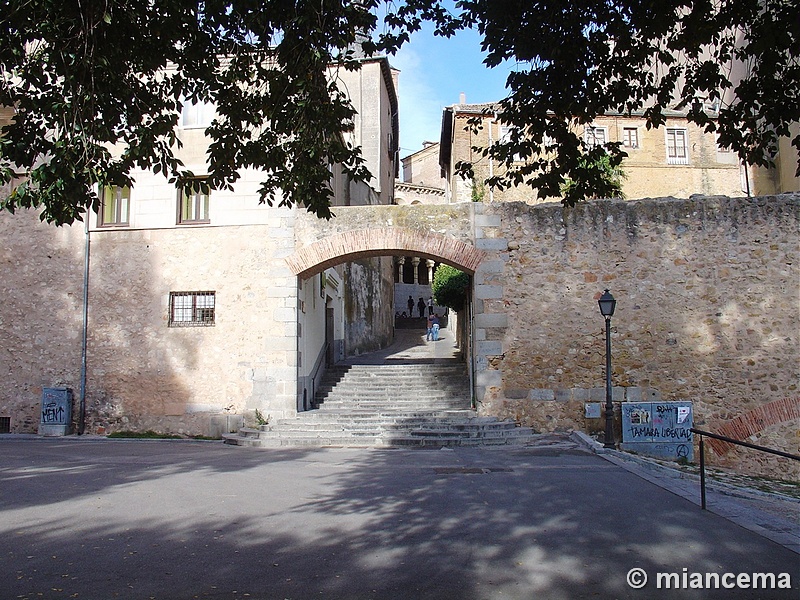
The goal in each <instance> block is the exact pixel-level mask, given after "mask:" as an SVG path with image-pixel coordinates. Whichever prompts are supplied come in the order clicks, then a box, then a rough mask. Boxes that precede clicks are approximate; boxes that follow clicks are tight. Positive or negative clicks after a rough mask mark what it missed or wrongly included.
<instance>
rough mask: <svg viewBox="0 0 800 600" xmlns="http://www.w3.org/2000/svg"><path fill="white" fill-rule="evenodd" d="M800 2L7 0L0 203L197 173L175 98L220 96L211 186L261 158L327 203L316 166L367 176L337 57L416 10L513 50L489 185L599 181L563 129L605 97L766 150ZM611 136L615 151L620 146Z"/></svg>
mask: <svg viewBox="0 0 800 600" xmlns="http://www.w3.org/2000/svg"><path fill="white" fill-rule="evenodd" d="M379 11H382V13H381V14H382V18H379V17H378V13H379ZM799 13H800V9H799V8H798V0H719V1H718V2H708V1H707V0H645V1H641V0H635V1H634V0H575V1H570V2H564V1H563V0H558V1H554V0H532V1H521V0H458V1H457V2H456V3H455V8H454V9H453V10H451V11H448V10H446V9H445V2H443V0H402V1H394V2H389V1H385V0H314V1H311V0H203V1H199V0H142V1H141V2H128V1H127V0H102V1H99V0H82V1H78V0H0V40H2V41H1V42H0V107H2V106H5V107H13V108H14V114H13V118H12V119H11V120H10V122H7V123H5V124H4V125H3V127H2V129H1V130H0V185H3V184H8V183H11V184H12V185H13V191H12V194H11V195H10V197H8V198H2V199H0V209H6V210H9V211H12V212H13V211H14V210H15V209H16V208H17V207H43V209H44V210H43V212H42V218H43V219H46V220H48V221H51V222H54V223H58V224H60V223H70V222H72V221H74V220H76V219H81V218H82V215H83V214H84V213H85V212H86V210H88V209H89V208H95V209H96V208H97V206H98V203H99V200H98V198H97V195H96V193H95V191H94V190H95V189H96V186H98V185H99V186H104V185H130V184H131V182H132V181H131V177H132V176H131V173H132V172H133V171H134V170H136V169H152V170H154V171H156V172H160V173H164V174H165V175H166V176H167V177H168V178H169V179H170V180H171V181H172V182H174V183H175V184H176V185H181V184H182V182H184V181H186V180H191V179H192V173H189V172H188V171H187V170H186V169H185V167H184V166H183V165H182V164H181V162H180V161H179V160H178V158H177V157H176V152H175V151H176V148H178V147H179V146H180V140H179V139H178V137H177V136H176V126H177V124H178V119H179V115H180V111H181V107H182V106H183V105H184V104H185V103H197V102H213V103H215V104H216V107H217V117H216V119H215V120H214V121H213V122H212V123H211V125H210V126H209V127H208V129H207V134H208V135H209V136H210V138H211V145H210V148H209V153H208V172H207V174H208V179H207V183H208V185H209V186H210V187H212V188H228V187H230V186H232V185H233V184H234V183H235V182H236V181H237V180H238V179H239V177H240V176H241V172H242V170H243V169H245V168H255V169H258V170H259V171H260V172H262V173H263V175H262V177H263V179H262V185H261V188H260V195H261V199H262V201H265V202H267V203H269V204H272V202H273V201H277V202H278V203H279V204H285V205H290V206H291V205H294V204H297V203H302V205H304V206H305V207H306V208H307V209H308V210H309V211H312V212H314V213H316V214H318V215H320V216H322V217H328V216H330V208H329V206H330V190H329V186H328V181H329V171H328V164H329V163H332V162H335V163H340V164H341V165H342V166H343V168H344V170H345V172H346V173H347V174H348V175H349V176H350V177H352V178H354V179H366V178H367V177H368V173H367V171H366V169H365V167H364V161H363V159H362V157H361V154H360V151H359V149H358V148H355V147H353V146H352V144H350V143H349V142H348V137H347V135H346V134H347V132H348V131H350V130H352V128H353V119H354V110H353V107H352V105H351V103H350V102H349V100H348V99H347V97H346V96H345V95H344V94H342V93H341V91H340V90H339V88H338V87H337V86H336V82H335V76H334V77H332V76H331V73H332V69H334V70H335V68H345V69H354V68H357V66H358V60H357V54H356V53H357V52H360V51H364V52H366V53H367V54H369V53H372V52H375V51H380V52H388V53H392V52H394V51H396V50H397V49H398V48H399V47H400V46H401V45H402V44H403V43H405V42H406V41H408V39H409V36H410V34H411V33H412V32H413V31H416V30H417V29H419V28H420V25H421V23H422V22H423V21H432V22H434V23H435V24H436V33H437V34H438V35H445V36H448V35H452V34H453V33H454V32H456V31H457V30H459V29H461V28H464V27H475V28H477V29H478V30H479V32H480V33H481V34H482V36H483V47H484V49H485V50H486V52H487V59H486V64H487V66H489V67H492V66H496V65H498V64H500V63H501V62H502V61H506V60H510V61H516V65H517V68H516V69H515V71H514V72H512V73H511V75H510V76H509V78H508V81H507V86H508V91H509V94H508V96H507V97H506V98H505V99H503V100H501V101H500V103H499V107H500V111H501V112H502V119H503V120H504V121H505V122H506V123H508V124H509V125H512V126H514V127H513V128H512V129H511V131H512V135H511V136H510V137H509V138H508V139H505V140H502V141H500V142H498V143H495V144H494V145H492V146H491V147H489V148H486V149H482V152H484V153H485V154H487V155H490V156H491V157H492V158H493V159H494V160H495V161H497V162H499V163H502V164H505V166H506V167H507V168H506V170H505V172H504V173H503V174H502V175H497V176H495V177H493V178H491V179H490V180H489V181H488V182H487V183H488V184H489V185H492V186H495V187H506V186H509V185H513V184H526V185H530V186H532V187H533V188H536V189H537V190H538V194H539V196H541V197H552V196H556V195H558V193H559V191H560V189H561V187H562V185H563V184H564V183H565V179H566V178H567V177H569V178H570V179H571V180H573V181H574V182H576V184H577V187H576V189H579V190H593V191H594V194H596V195H601V196H602V195H609V194H610V193H611V190H609V188H608V187H607V182H605V181H604V180H603V179H602V178H598V177H597V171H596V170H592V169H585V168H582V167H581V157H582V156H583V155H584V154H585V151H586V148H585V147H584V144H583V141H582V140H581V138H580V137H579V136H578V135H576V126H579V125H581V124H585V123H589V122H591V121H592V120H593V119H594V118H595V117H596V116H598V115H600V114H602V113H604V112H606V111H619V112H621V113H632V112H633V113H639V112H640V113H642V114H643V115H644V117H645V119H646V120H647V124H648V126H649V127H657V126H660V125H663V124H664V122H665V116H664V115H665V111H666V110H667V109H670V108H676V107H677V108H680V109H684V110H686V111H687V115H688V118H689V120H690V121H692V122H694V123H697V124H698V125H700V126H701V127H704V128H705V129H706V130H708V131H717V132H718V135H719V143H720V144H721V145H723V146H728V147H730V148H731V149H733V150H734V151H735V152H737V153H738V154H739V156H740V157H741V158H742V159H743V160H746V161H747V162H748V163H750V164H757V165H770V164H771V163H772V161H773V158H774V155H775V151H776V146H777V140H778V137H780V136H785V135H788V133H789V125H790V123H793V122H797V121H798V120H800V93H799V92H800V64H799V63H798V54H800V50H799V49H798V48H799V46H800V33H799V30H800V20H798V18H797V15H798V14H799ZM381 20H382V21H383V23H382V24H381V22H380V21H381ZM731 65H734V66H735V67H736V66H742V69H740V71H741V73H742V76H741V77H739V76H735V75H732V73H734V74H735V73H737V72H739V70H737V69H736V68H734V70H733V71H731ZM710 107H711V108H715V109H717V111H718V112H709V108H710ZM793 143H794V145H795V146H797V147H798V150H800V136H798V137H796V138H795V139H794V141H793ZM607 150H608V153H609V160H610V164H611V166H612V167H616V166H618V165H619V164H620V162H621V160H622V159H623V158H624V156H625V154H624V152H622V150H621V149H620V148H619V146H618V145H617V144H609V145H608V147H607ZM515 156H522V157H524V158H526V159H528V161H527V162H526V163H519V162H515V161H514V157H515ZM459 170H460V172H461V173H462V174H464V175H465V176H470V175H471V167H470V165H468V164H462V165H459ZM18 175H24V176H25V177H24V179H23V183H21V184H20V183H19V179H18V177H17V176H18ZM577 199H578V198H577V197H573V196H567V198H565V201H566V202H574V201H575V200H577Z"/></svg>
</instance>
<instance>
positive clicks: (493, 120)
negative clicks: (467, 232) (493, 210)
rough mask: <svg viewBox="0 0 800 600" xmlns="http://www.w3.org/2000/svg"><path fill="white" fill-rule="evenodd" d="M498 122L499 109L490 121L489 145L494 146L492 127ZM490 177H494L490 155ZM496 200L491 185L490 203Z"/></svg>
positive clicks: (492, 160) (492, 161)
mask: <svg viewBox="0 0 800 600" xmlns="http://www.w3.org/2000/svg"><path fill="white" fill-rule="evenodd" d="M495 123H497V111H495V112H494V116H493V117H492V120H491V121H489V147H491V146H492V127H493V126H494V124H495ZM489 177H494V159H493V158H492V156H491V154H490V155H489ZM492 202H494V189H493V188H492V186H489V204H491V203H492Z"/></svg>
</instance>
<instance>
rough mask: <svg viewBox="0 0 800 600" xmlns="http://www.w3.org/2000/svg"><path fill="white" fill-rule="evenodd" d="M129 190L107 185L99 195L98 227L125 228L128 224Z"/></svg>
mask: <svg viewBox="0 0 800 600" xmlns="http://www.w3.org/2000/svg"><path fill="white" fill-rule="evenodd" d="M130 208H131V188H130V187H128V186H125V187H121V186H118V185H107V186H105V187H104V188H103V189H102V192H101V194H100V212H99V214H98V223H97V225H98V226H99V227H125V226H127V225H128V223H129V213H130Z"/></svg>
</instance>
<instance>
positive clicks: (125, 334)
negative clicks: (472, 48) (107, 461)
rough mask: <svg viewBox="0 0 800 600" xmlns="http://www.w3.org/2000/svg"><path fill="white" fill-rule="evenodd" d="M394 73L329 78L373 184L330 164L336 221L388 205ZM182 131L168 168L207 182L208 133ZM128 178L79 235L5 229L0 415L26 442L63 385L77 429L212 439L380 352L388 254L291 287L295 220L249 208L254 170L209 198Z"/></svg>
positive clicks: (14, 225)
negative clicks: (52, 391)
mask: <svg viewBox="0 0 800 600" xmlns="http://www.w3.org/2000/svg"><path fill="white" fill-rule="evenodd" d="M395 75H396V74H395V73H394V72H393V71H392V69H391V68H390V67H389V64H388V61H387V60H386V59H385V58H383V59H372V60H364V61H362V65H361V69H360V70H359V71H354V72H350V71H348V72H345V73H341V74H339V79H338V81H339V84H340V85H341V86H342V88H343V89H345V90H346V91H347V93H349V94H350V95H351V96H352V97H354V102H355V104H356V105H357V107H358V109H359V111H361V113H360V114H361V115H362V116H365V117H364V118H362V119H359V120H358V121H357V123H356V127H355V129H354V131H353V132H352V133H351V135H352V137H353V140H352V141H353V143H354V144H356V145H359V146H361V147H362V153H363V155H364V157H365V159H366V161H367V164H368V165H369V168H370V169H371V172H372V173H373V180H372V181H371V182H369V185H367V184H356V183H352V182H349V181H347V180H346V178H345V177H343V175H342V172H341V169H340V168H339V167H338V166H337V165H333V166H332V167H331V170H332V178H331V186H332V189H333V193H334V200H333V205H334V207H336V206H345V205H369V204H378V203H385V204H388V203H391V202H392V199H393V182H394V178H395V172H396V167H395V162H394V160H395V156H396V143H397V139H398V132H397V100H396V88H395ZM192 114H194V115H197V114H205V115H206V116H207V117H208V118H209V120H210V116H209V115H210V114H212V113H211V112H210V111H194V112H193V113H192ZM181 122H182V126H181V128H180V129H179V131H178V132H177V135H178V137H179V139H180V140H181V141H182V143H183V146H182V148H180V149H178V150H177V155H178V157H179V158H180V159H181V160H182V161H183V163H184V164H185V165H186V167H187V168H188V169H190V170H192V171H193V172H194V173H197V174H198V175H199V176H202V174H203V173H205V172H206V168H207V167H206V149H207V146H208V143H209V140H208V139H207V138H206V137H205V135H204V123H202V122H196V121H193V120H189V119H182V121H181ZM132 175H133V179H134V181H135V184H134V186H133V187H131V188H130V189H127V188H126V189H118V188H117V189H109V190H101V192H102V193H103V208H102V209H101V210H100V213H99V214H90V215H88V216H87V221H86V224H85V225H84V224H82V223H76V224H75V225H73V226H69V227H61V228H54V227H52V226H47V225H43V224H41V223H39V220H38V214H36V213H35V211H18V212H17V214H14V215H11V214H9V213H2V214H0V239H1V240H2V244H1V245H2V251H1V252H2V254H0V256H2V259H0V265H2V277H0V295H2V297H3V298H4V302H3V303H2V305H0V348H2V350H0V372H2V373H3V378H2V381H0V417H6V418H7V419H8V424H9V429H10V430H11V431H12V432H31V431H36V428H37V425H38V415H39V408H40V402H41V397H42V389H43V388H45V387H69V388H71V389H72V390H73V393H74V395H75V397H76V410H75V411H74V414H75V416H76V421H79V423H76V425H77V426H78V428H80V429H82V430H84V431H86V432H90V433H107V432H110V431H114V430H121V429H132V430H140V431H141V430H147V429H153V430H155V431H161V432H177V433H184V434H192V435H217V434H219V433H221V432H223V431H225V430H226V429H229V428H231V427H235V426H236V425H238V424H241V420H242V419H243V418H245V417H246V418H249V419H252V418H253V417H254V415H255V411H256V410H258V411H259V414H261V415H263V416H264V417H271V418H279V417H282V416H287V415H292V414H295V413H296V411H298V410H303V409H304V408H306V407H308V406H309V404H310V400H311V399H312V398H313V395H314V392H315V387H316V385H317V384H318V381H319V378H320V377H321V375H322V373H323V371H324V368H325V365H326V364H327V363H330V362H333V361H335V360H338V359H341V358H343V356H344V355H345V354H358V353H360V352H365V351H369V350H374V349H377V348H380V347H383V346H385V345H386V344H388V343H390V342H391V339H392V333H393V330H392V326H393V322H392V317H391V314H388V313H387V312H386V311H383V310H380V308H381V307H383V306H387V305H390V304H391V302H392V293H393V276H394V264H393V261H392V259H391V258H390V257H384V258H381V257H363V258H357V259H355V260H353V261H351V262H349V263H348V264H339V265H335V266H331V268H330V269H327V270H326V271H325V272H323V273H321V274H319V275H318V276H317V277H315V278H313V279H309V280H307V281H306V280H302V279H300V280H298V278H297V277H296V276H295V275H294V274H292V273H291V272H290V271H289V269H288V267H287V266H286V265H285V263H284V262H283V259H284V258H285V257H286V256H289V255H290V254H292V253H293V252H294V251H295V247H296V245H297V243H298V241H297V240H296V231H295V221H296V218H297V215H298V211H296V210H291V209H287V208H279V207H277V206H276V207H267V206H265V205H260V204H259V201H258V189H259V186H260V184H259V182H260V180H261V178H260V174H259V173H258V172H255V171H253V170H245V171H243V173H242V177H241V179H240V180H239V181H237V183H236V186H235V188H234V189H233V190H214V191H211V192H210V194H204V193H201V192H194V193H191V194H184V193H183V191H178V190H176V188H175V186H174V185H172V184H170V183H169V182H168V181H167V179H166V178H165V177H164V176H163V175H160V174H156V173H153V172H149V171H139V172H135V173H133V174H132ZM84 336H85V344H84V343H83V339H84ZM83 367H85V368H83ZM78 405H79V406H78Z"/></svg>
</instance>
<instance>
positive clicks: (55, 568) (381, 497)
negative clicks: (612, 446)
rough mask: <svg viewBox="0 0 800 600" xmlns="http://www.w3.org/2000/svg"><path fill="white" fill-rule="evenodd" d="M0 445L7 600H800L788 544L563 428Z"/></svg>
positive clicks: (0, 592) (799, 562)
mask: <svg viewBox="0 0 800 600" xmlns="http://www.w3.org/2000/svg"><path fill="white" fill-rule="evenodd" d="M2 437H3V438H4V439H2V440H0V457H1V458H2V462H0V532H1V533H2V535H0V556H1V557H2V564H3V566H4V568H3V570H2V574H1V575H0V598H2V599H3V600H6V599H23V598H24V599H31V600H32V599H35V598H45V599H56V598H57V599H61V598H79V599H80V598H83V599H96V600H107V599H112V598H125V599H148V598H158V599H164V600H183V599H190V598H217V599H242V598H250V599H254V600H255V599H258V600H261V599H265V600H267V599H269V600H271V599H278V600H283V599H290V600H302V599H311V598H320V599H325V600H334V599H342V600H351V599H352V600H361V599H364V600H366V599H376V600H377V599H398V600H400V599H403V600H405V599H427V598H431V599H454V600H456V599H458V600H471V599H475V600H479V599H480V600H483V599H486V600H489V599H492V600H494V599H497V600H499V599H520V600H532V599H538V598H544V599H557V600H558V599H563V600H568V599H576V598H592V599H594V598H634V599H640V598H641V599H645V598H647V599H652V598H662V597H663V598H747V599H753V598H792V599H795V600H796V599H797V598H798V594H799V592H798V589H799V584H800V554H798V553H797V552H796V551H795V550H793V549H792V548H791V544H787V545H781V544H780V543H776V542H775V541H772V540H770V539H767V537H765V536H764V535H761V534H759V533H755V532H753V531H750V530H748V529H746V528H744V527H741V526H740V525H737V524H736V523H734V522H731V521H730V520H729V519H726V518H723V517H722V516H719V515H718V514H714V513H713V512H710V511H701V510H700V509H699V507H698V505H697V501H696V500H695V501H691V500H690V499H687V498H684V497H681V496H680V495H678V494H677V493H673V491H670V490H669V489H665V487H666V488H669V485H664V486H662V485H657V483H659V479H663V478H661V477H660V476H659V475H658V474H657V473H656V474H651V475H650V479H651V480H652V481H647V480H646V479H644V478H642V477H640V476H639V475H637V474H636V472H635V469H631V468H626V467H625V465H624V464H615V462H612V461H611V460H607V458H605V457H603V456H599V455H596V454H593V453H592V452H590V451H589V450H588V449H587V448H586V447H585V445H583V444H581V443H579V440H577V441H576V440H575V438H568V437H565V436H561V437H559V436H539V437H538V438H537V440H536V442H535V443H534V444H533V445H530V446H527V447H521V448H505V449H503V448H494V449H489V448H463V449H454V450H396V449H395V450H390V449H345V448H324V449H309V450H303V449H287V450H258V449H249V448H236V447H231V446H225V445H223V444H221V443H218V442H196V441H133V440H129V441H126V440H108V439H92V438H83V439H76V438H74V437H73V438H69V439H66V438H64V439H53V438H50V439H21V438H20V436H2ZM615 456H616V455H615ZM609 458H614V457H609ZM614 460H617V462H619V463H621V462H622V461H619V460H618V459H614ZM717 500H718V499H717V497H716V496H715V495H714V494H713V493H712V494H711V496H710V505H711V506H713V505H714V503H715V502H717ZM790 506H791V505H790ZM795 506H796V505H795ZM742 514H745V515H748V514H749V515H750V516H752V514H754V513H753V512H752V511H750V512H748V511H747V510H745V509H743V512H742ZM785 516H786V518H787V519H789V520H790V522H794V524H795V525H796V523H797V520H796V519H797V513H796V512H795V513H794V514H791V512H788V513H787V514H786V515H785ZM759 518H760V517H759ZM760 519H761V521H762V525H767V526H770V527H773V528H775V526H774V525H769V523H777V522H778V521H775V520H773V521H768V520H765V519H763V518H760ZM785 522H786V521H784V523H785ZM789 527H791V525H790V526H789ZM762 530H766V529H765V528H763V527H762ZM790 533H791V532H790ZM795 533H796V532H795ZM632 569H642V570H643V573H645V574H646V575H647V577H648V582H647V584H646V585H645V586H644V587H643V588H642V589H634V588H633V587H631V585H629V583H628V578H629V577H631V579H632V583H634V584H636V585H638V584H639V583H640V582H641V579H640V578H641V575H642V571H634V572H633V575H629V573H631V572H632V571H631V570H632ZM697 573H699V574H702V577H703V578H705V577H706V574H707V573H710V574H716V575H717V577H722V576H724V575H725V574H728V573H729V574H734V575H738V574H746V575H747V577H748V578H752V574H753V573H772V574H775V576H776V577H778V576H779V575H780V574H781V573H784V574H788V577H790V578H791V589H783V590H780V589H750V588H748V589H739V588H733V589H725V588H723V587H722V585H720V586H719V589H675V585H677V586H682V585H688V582H690V581H691V579H690V577H692V576H694V574H697ZM659 574H675V575H674V578H673V579H672V580H671V581H672V583H673V584H674V585H672V587H671V588H670V589H665V588H664V584H665V582H668V581H669V580H667V579H662V580H661V588H660V589H659V587H658V586H657V581H658V578H659V577H660V575H659ZM681 578H683V580H684V581H686V582H687V583H686V584H684V583H682V580H681ZM748 580H750V579H748ZM704 581H705V579H704ZM726 581H728V582H729V583H730V581H733V580H731V579H728V580H726ZM780 581H781V579H777V580H776V585H777V583H779V582H780ZM783 581H784V582H785V577H784V579H783ZM695 582H696V580H695ZM712 583H713V580H712Z"/></svg>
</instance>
